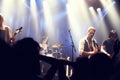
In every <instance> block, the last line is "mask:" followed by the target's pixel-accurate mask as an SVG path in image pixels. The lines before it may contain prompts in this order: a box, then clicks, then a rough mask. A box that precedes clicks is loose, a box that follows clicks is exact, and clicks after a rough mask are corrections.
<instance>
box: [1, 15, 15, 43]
mask: <svg viewBox="0 0 120 80" xmlns="http://www.w3.org/2000/svg"><path fill="white" fill-rule="evenodd" d="M3 22H4V18H3V15H2V14H0V39H2V40H4V41H5V42H7V43H10V41H11V40H13V41H14V40H15V38H14V37H13V35H12V32H11V29H10V27H9V26H5V25H4V24H3Z"/></svg>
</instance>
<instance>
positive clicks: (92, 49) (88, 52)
mask: <svg viewBox="0 0 120 80" xmlns="http://www.w3.org/2000/svg"><path fill="white" fill-rule="evenodd" d="M95 31H96V30H95V28H94V27H89V28H88V32H87V36H86V37H84V38H83V39H81V40H80V42H79V52H80V57H88V58H90V57H91V56H92V55H94V54H96V53H98V51H99V49H98V44H97V41H96V40H95V39H94V38H93V36H94V34H95Z"/></svg>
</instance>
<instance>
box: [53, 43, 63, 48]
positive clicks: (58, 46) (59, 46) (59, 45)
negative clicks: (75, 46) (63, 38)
mask: <svg viewBox="0 0 120 80" xmlns="http://www.w3.org/2000/svg"><path fill="white" fill-rule="evenodd" d="M63 46H64V44H54V45H52V48H61V47H63Z"/></svg>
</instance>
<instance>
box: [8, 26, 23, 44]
mask: <svg viewBox="0 0 120 80" xmlns="http://www.w3.org/2000/svg"><path fill="white" fill-rule="evenodd" d="M22 29H23V27H20V28H18V29H16V31H15V33H14V34H13V36H12V38H11V39H10V45H12V44H13V43H14V42H15V37H16V35H17V34H18V33H20V32H21V31H22Z"/></svg>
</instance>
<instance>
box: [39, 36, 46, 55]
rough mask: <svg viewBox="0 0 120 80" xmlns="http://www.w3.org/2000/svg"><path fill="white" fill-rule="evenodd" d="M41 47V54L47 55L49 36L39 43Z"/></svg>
mask: <svg viewBox="0 0 120 80" xmlns="http://www.w3.org/2000/svg"><path fill="white" fill-rule="evenodd" d="M39 45H40V47H41V48H42V49H41V50H40V54H41V55H46V53H47V51H48V37H47V36H43V37H42V40H41V42H40V43H39Z"/></svg>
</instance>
